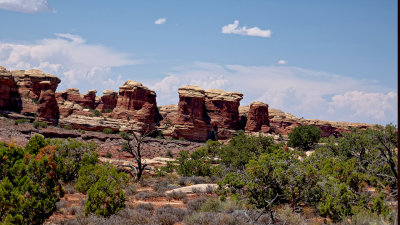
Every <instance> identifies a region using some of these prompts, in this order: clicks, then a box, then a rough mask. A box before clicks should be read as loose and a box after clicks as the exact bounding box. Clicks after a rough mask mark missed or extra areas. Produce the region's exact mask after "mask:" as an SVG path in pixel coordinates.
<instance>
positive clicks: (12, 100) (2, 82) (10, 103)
mask: <svg viewBox="0 0 400 225" xmlns="http://www.w3.org/2000/svg"><path fill="white" fill-rule="evenodd" d="M0 109H1V110H9V111H17V112H20V111H21V110H22V100H21V95H20V94H19V92H18V86H17V82H15V80H14V78H13V76H12V74H11V72H10V71H8V70H7V69H6V68H4V67H2V66H0Z"/></svg>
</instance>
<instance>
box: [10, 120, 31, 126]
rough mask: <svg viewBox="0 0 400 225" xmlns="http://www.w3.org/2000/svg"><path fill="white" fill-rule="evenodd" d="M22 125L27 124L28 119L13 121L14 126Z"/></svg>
mask: <svg viewBox="0 0 400 225" xmlns="http://www.w3.org/2000/svg"><path fill="white" fill-rule="evenodd" d="M23 123H29V120H28V119H17V120H15V121H14V125H18V124H23Z"/></svg>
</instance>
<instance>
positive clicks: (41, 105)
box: [37, 81, 59, 125]
mask: <svg viewBox="0 0 400 225" xmlns="http://www.w3.org/2000/svg"><path fill="white" fill-rule="evenodd" d="M39 84H40V90H41V91H40V95H39V100H38V118H37V120H39V121H44V122H47V123H50V124H52V125H57V124H58V118H59V109H58V105H57V100H56V95H55V92H54V91H53V89H52V87H51V83H50V81H42V82H40V83H39Z"/></svg>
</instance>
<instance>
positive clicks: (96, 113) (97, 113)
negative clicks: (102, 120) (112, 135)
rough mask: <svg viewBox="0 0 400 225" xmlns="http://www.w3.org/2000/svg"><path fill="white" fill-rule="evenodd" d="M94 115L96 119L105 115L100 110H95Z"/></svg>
mask: <svg viewBox="0 0 400 225" xmlns="http://www.w3.org/2000/svg"><path fill="white" fill-rule="evenodd" d="M93 115H94V116H96V117H99V116H102V115H103V114H102V113H101V112H100V111H99V110H97V109H95V110H93Z"/></svg>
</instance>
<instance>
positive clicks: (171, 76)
mask: <svg viewBox="0 0 400 225" xmlns="http://www.w3.org/2000/svg"><path fill="white" fill-rule="evenodd" d="M145 83H146V82H145ZM147 84H150V85H148V86H150V87H151V88H153V89H154V90H155V91H156V92H157V102H158V103H159V104H161V105H163V104H177V102H178V93H177V89H178V88H179V87H181V86H184V85H188V84H196V85H199V86H201V87H202V88H204V89H208V88H220V89H225V90H229V91H239V92H242V93H243V94H244V98H243V100H242V101H241V105H249V104H250V103H251V102H252V101H263V102H265V103H268V104H269V106H270V107H271V108H278V109H281V110H283V111H285V112H289V113H292V114H294V115H295V116H297V117H304V118H314V119H322V120H333V121H351V122H369V123H380V124H386V123H390V122H395V121H396V120H397V105H396V104H397V94H396V93H395V92H394V91H393V90H390V89H388V88H385V87H381V86H377V85H376V84H375V83H373V82H368V81H365V80H359V79H355V78H350V77H344V76H340V75H337V74H332V73H327V72H323V71H314V70H309V69H304V68H300V67H288V66H242V65H219V64H213V63H203V62H195V63H193V64H192V65H186V66H180V67H175V68H173V69H172V71H170V72H169V73H167V74H166V76H165V77H164V78H163V79H162V80H158V81H157V80H152V81H148V82H147Z"/></svg>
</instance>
